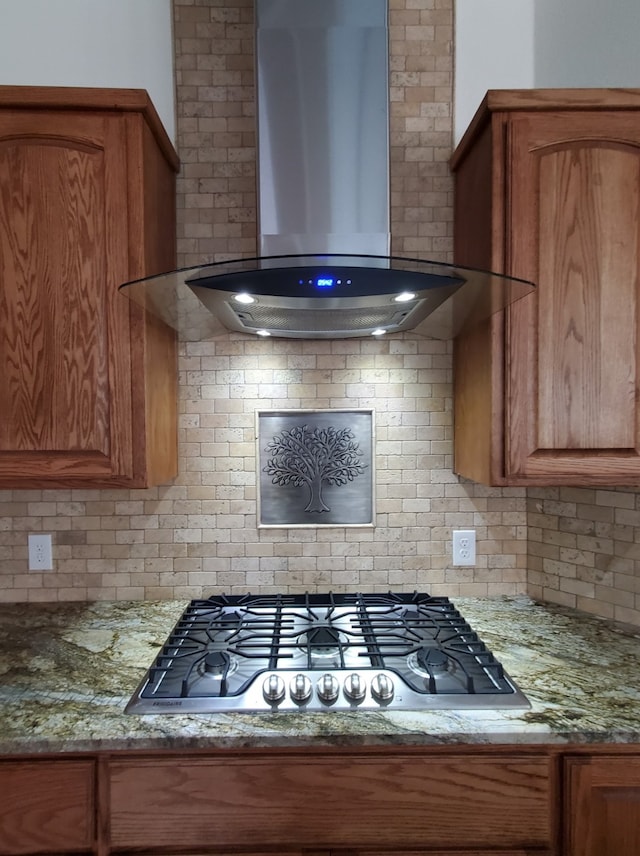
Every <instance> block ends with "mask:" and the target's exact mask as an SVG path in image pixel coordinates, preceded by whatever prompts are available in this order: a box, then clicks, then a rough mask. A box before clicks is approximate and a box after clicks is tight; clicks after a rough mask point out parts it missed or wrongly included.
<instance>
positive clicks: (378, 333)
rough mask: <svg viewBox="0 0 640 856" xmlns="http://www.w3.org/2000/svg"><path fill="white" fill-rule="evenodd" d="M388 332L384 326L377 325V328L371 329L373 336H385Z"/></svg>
mask: <svg viewBox="0 0 640 856" xmlns="http://www.w3.org/2000/svg"><path fill="white" fill-rule="evenodd" d="M386 332H387V331H386V330H385V329H384V327H377V328H376V329H375V330H372V331H371V335H372V336H384V334H385V333H386Z"/></svg>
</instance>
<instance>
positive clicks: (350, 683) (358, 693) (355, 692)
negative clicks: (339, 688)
mask: <svg viewBox="0 0 640 856" xmlns="http://www.w3.org/2000/svg"><path fill="white" fill-rule="evenodd" d="M344 694H345V695H346V697H347V698H348V699H349V701H355V702H356V703H358V702H361V701H362V699H363V698H364V697H365V695H366V694H367V686H366V684H365V682H364V681H363V680H362V678H361V677H360V675H359V674H358V673H357V672H352V673H351V674H350V675H347V677H346V678H345V680H344Z"/></svg>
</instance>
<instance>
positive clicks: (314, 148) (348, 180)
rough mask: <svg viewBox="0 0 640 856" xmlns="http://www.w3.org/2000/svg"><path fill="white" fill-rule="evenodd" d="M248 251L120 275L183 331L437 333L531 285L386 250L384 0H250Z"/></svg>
mask: <svg viewBox="0 0 640 856" xmlns="http://www.w3.org/2000/svg"><path fill="white" fill-rule="evenodd" d="M255 20H256V77H257V80H256V92H257V115H258V209H259V229H260V236H259V253H260V255H259V256H258V257H256V258H252V259H236V260H232V261H222V262H213V263H211V264H205V265H203V266H198V267H195V268H189V269H186V270H182V271H175V272H171V273H168V274H163V275H161V276H157V277H152V278H150V279H147V280H139V281H137V282H134V283H126V284H125V285H124V286H121V288H122V289H123V291H124V293H125V294H126V295H127V296H128V297H130V298H131V299H132V300H134V301H135V302H137V303H139V304H141V305H143V306H144V307H145V308H146V309H147V310H148V311H150V312H152V313H153V314H155V315H157V316H159V317H160V318H162V320H163V321H165V322H166V323H168V324H170V325H171V326H173V327H175V328H176V329H178V330H179V332H180V335H181V336H182V338H183V339H186V340H198V339H203V338H212V337H215V336H219V335H221V334H223V333H225V334H226V333H227V332H228V331H229V330H233V331H237V332H243V333H250V334H254V335H256V334H257V335H273V336H280V337H287V338H305V339H328V338H349V337H360V336H369V335H372V334H373V335H378V334H382V333H396V332H405V331H413V332H414V333H415V334H417V335H421V336H427V337H435V338H442V339H448V338H451V337H454V336H456V335H457V334H458V333H459V332H460V331H461V330H462V329H465V328H466V327H468V326H469V325H471V324H474V323H477V322H478V321H480V320H483V319H485V318H487V317H488V316H489V315H491V314H492V313H494V312H497V311H499V310H500V309H503V308H504V307H505V306H506V305H508V304H509V303H510V302H512V301H513V300H516V299H518V298H520V297H522V296H524V294H527V293H529V292H530V291H531V290H532V286H531V284H529V283H524V282H523V281H521V280H512V279H508V278H506V277H501V276H499V275H497V274H492V273H488V272H484V271H472V270H470V269H468V268H462V267H453V266H450V265H446V264H440V263H438V262H434V261H431V260H428V259H422V258H410V259H408V258H398V257H392V256H390V233H389V218H390V205H389V62H388V26H387V20H388V9H387V0H255Z"/></svg>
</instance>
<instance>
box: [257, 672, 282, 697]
mask: <svg viewBox="0 0 640 856" xmlns="http://www.w3.org/2000/svg"><path fill="white" fill-rule="evenodd" d="M262 694H263V696H264V697H265V701H268V702H269V704H280V702H281V701H282V699H283V698H284V694H285V686H284V681H283V680H282V678H281V677H280V675H269V677H268V678H265V681H264V684H263V685H262Z"/></svg>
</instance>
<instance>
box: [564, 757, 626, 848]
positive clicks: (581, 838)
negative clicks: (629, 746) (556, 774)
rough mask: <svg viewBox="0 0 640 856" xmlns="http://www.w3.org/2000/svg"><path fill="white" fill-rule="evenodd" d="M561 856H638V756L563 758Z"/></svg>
mask: <svg viewBox="0 0 640 856" xmlns="http://www.w3.org/2000/svg"><path fill="white" fill-rule="evenodd" d="M565 773H566V780H567V797H566V800H567V802H566V806H565V814H566V817H567V818H568V827H567V829H566V832H565V838H566V844H565V852H566V854H567V856H608V854H611V856H638V853H640V757H637V756H634V757H629V758H611V757H606V756H605V757H597V758H568V759H566V761H565Z"/></svg>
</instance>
